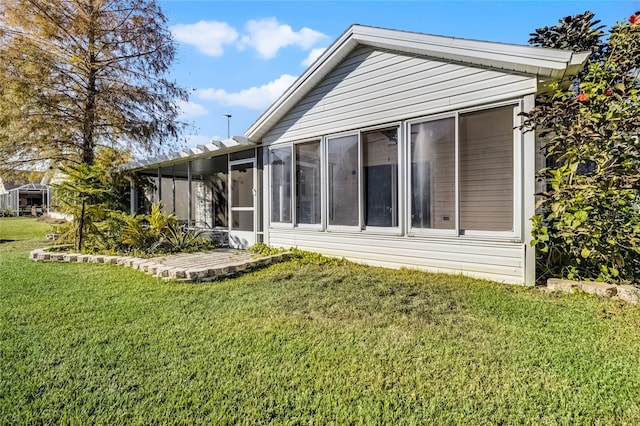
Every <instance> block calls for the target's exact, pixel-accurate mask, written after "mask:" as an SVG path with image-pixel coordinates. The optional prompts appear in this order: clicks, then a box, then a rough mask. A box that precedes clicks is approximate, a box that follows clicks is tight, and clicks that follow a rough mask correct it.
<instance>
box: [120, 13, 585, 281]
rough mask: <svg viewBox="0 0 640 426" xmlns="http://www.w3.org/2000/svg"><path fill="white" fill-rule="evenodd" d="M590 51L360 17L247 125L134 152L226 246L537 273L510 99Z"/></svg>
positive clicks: (527, 100)
mask: <svg viewBox="0 0 640 426" xmlns="http://www.w3.org/2000/svg"><path fill="white" fill-rule="evenodd" d="M587 56H588V53H573V52H569V51H561V50H555V49H543V48H535V47H530V46H519V45H510V44H501V43H493V42H485V41H475V40H464V39H457V38H451V37H441V36H433V35H427V34H419V33H413V32H405V31H397V30H389V29H382V28H373V27H367V26H361V25H353V26H352V27H350V28H349V29H348V30H347V31H346V32H345V33H344V34H343V35H342V36H341V37H340V38H339V39H338V40H336V41H335V42H334V43H333V45H332V46H331V47H330V48H329V49H327V50H326V51H325V52H324V54H323V55H322V56H321V57H320V58H318V59H317V60H316V61H315V62H314V63H313V64H312V65H311V66H310V67H309V68H308V69H307V70H306V71H305V72H304V73H303V75H302V76H300V77H299V78H298V80H297V81H296V82H295V83H294V84H293V85H292V86H291V87H290V88H289V89H288V90H287V91H286V92H285V93H284V94H283V95H282V96H281V97H280V98H279V99H278V100H277V101H276V102H275V103H274V104H273V105H271V106H270V107H269V108H268V109H267V110H266V111H265V112H264V113H263V114H262V115H261V116H260V117H259V118H258V120H257V121H256V122H255V123H254V124H253V125H252V126H251V127H250V128H249V129H248V130H247V131H246V133H245V136H244V137H234V138H230V139H228V140H224V141H212V142H211V143H210V144H208V145H203V146H198V147H196V148H193V149H190V150H184V151H182V152H179V153H175V154H172V155H168V156H164V157H159V158H152V159H147V160H145V161H142V162H135V163H131V164H129V165H128V166H127V167H128V168H129V169H131V170H135V171H137V172H138V173H140V174H146V175H148V176H149V177H150V178H152V179H153V180H154V182H155V185H156V191H155V192H154V194H153V195H152V197H153V198H154V201H158V200H163V201H164V205H165V208H167V209H169V210H171V211H174V212H176V213H177V214H178V216H179V217H180V218H182V219H184V220H186V223H187V224H188V225H192V226H198V227H203V228H207V229H210V232H212V233H213V234H215V235H218V236H219V237H222V238H223V239H224V240H225V241H228V243H229V244H230V245H231V246H233V247H239V248H244V247H247V246H250V245H252V244H254V243H256V242H265V243H267V244H269V245H272V246H279V247H298V248H300V249H304V250H310V251H315V252H320V253H323V254H326V255H330V256H340V257H346V258H348V259H352V260H355V261H359V262H364V263H368V264H373V265H381V266H387V267H402V266H407V267H414V268H420V269H425V270H431V271H441V272H449V273H463V274H466V275H470V276H474V277H480V278H488V279H492V280H497V281H502V282H507V283H519V284H534V282H535V253H534V249H533V248H532V247H531V246H530V245H529V241H530V235H531V222H530V220H529V219H530V218H531V216H533V214H534V210H535V196H534V194H535V193H536V188H537V185H539V184H540V183H537V182H536V180H535V175H536V173H535V172H536V170H537V169H539V168H540V167H541V166H542V164H543V161H544V159H543V158H541V155H540V150H539V149H538V148H539V147H537V146H536V144H537V142H536V137H535V134H534V133H533V132H523V131H521V130H520V129H519V125H520V123H521V121H522V118H521V116H520V115H519V114H520V113H521V112H524V111H527V110H529V109H530V108H532V107H533V106H534V103H535V97H536V95H537V94H540V93H542V92H544V91H546V90H548V86H549V84H550V83H551V82H553V81H558V80H563V79H566V78H568V77H571V76H572V75H575V74H576V73H577V72H578V71H579V70H580V69H581V68H582V67H583V64H584V62H585V61H586V59H587ZM137 205H138V204H137V203H136V200H135V197H134V199H132V209H136V208H137Z"/></svg>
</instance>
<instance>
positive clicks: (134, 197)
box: [129, 179, 138, 214]
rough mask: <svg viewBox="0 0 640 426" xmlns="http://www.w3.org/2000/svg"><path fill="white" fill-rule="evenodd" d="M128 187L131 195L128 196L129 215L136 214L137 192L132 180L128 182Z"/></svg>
mask: <svg viewBox="0 0 640 426" xmlns="http://www.w3.org/2000/svg"><path fill="white" fill-rule="evenodd" d="M129 185H130V187H131V195H130V200H129V201H130V208H131V214H136V212H137V211H138V191H137V190H136V184H135V182H134V181H133V179H130V180H129Z"/></svg>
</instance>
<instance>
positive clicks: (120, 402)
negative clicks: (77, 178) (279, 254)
mask: <svg viewBox="0 0 640 426" xmlns="http://www.w3.org/2000/svg"><path fill="white" fill-rule="evenodd" d="M46 231H47V226H46V225H44V224H40V223H37V222H35V221H33V220H28V219H0V240H15V241H13V242H4V243H0V424H16V423H17V424H26V423H118V424H120V423H145V424H147V423H167V422H170V423H174V422H175V423H207V424H236V423H239V424H262V423H275V424H394V425H395V424H418V423H431V424H451V423H455V424H625V423H626V424H638V423H640V404H639V401H640V369H639V368H638V355H639V354H640V334H639V333H638V329H639V326H640V308H638V307H634V306H626V305H622V304H620V303H619V302H615V301H611V300H599V299H596V298H593V297H591V296H586V295H584V294H578V295H549V294H545V293H543V292H540V291H539V290H536V289H527V288H520V287H514V286H505V285H500V284H495V283H491V282H488V281H480V280H473V279H469V278H464V277H459V276H447V275H433V274H426V273H422V272H416V271H410V270H401V271H395V270H386V269H380V268H371V267H365V266H360V265H354V264H349V263H346V262H340V261H323V260H321V259H320V260H319V259H315V260H314V259H307V260H297V261H291V262H287V263H282V264H277V265H273V266H271V267H269V268H266V269H264V270H261V271H256V272H253V273H249V274H246V275H244V276H241V277H238V278H235V279H229V280H225V281H222V282H215V283H209V284H199V285H192V284H188V285H185V284H177V283H166V282H162V281H159V280H157V279H154V278H152V277H149V276H147V275H145V274H143V273H140V272H138V271H133V270H130V269H127V268H123V267H117V266H112V265H99V264H76V265H74V264H52V263H35V262H31V261H30V260H28V258H27V256H28V250H30V249H32V248H35V247H40V246H42V245H43V244H44V242H43V237H44V234H45V232H46Z"/></svg>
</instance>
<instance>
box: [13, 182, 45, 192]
mask: <svg viewBox="0 0 640 426" xmlns="http://www.w3.org/2000/svg"><path fill="white" fill-rule="evenodd" d="M48 189H49V187H48V186H47V185H41V184H39V183H28V184H26V185H22V186H18V187H17V188H12V189H10V190H9V191H7V192H12V191H17V192H42V191H46V190H48Z"/></svg>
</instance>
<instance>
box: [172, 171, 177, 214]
mask: <svg viewBox="0 0 640 426" xmlns="http://www.w3.org/2000/svg"><path fill="white" fill-rule="evenodd" d="M171 170H172V171H173V174H172V176H171V193H172V197H173V203H171V213H173V214H176V166H172V167H171Z"/></svg>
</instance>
